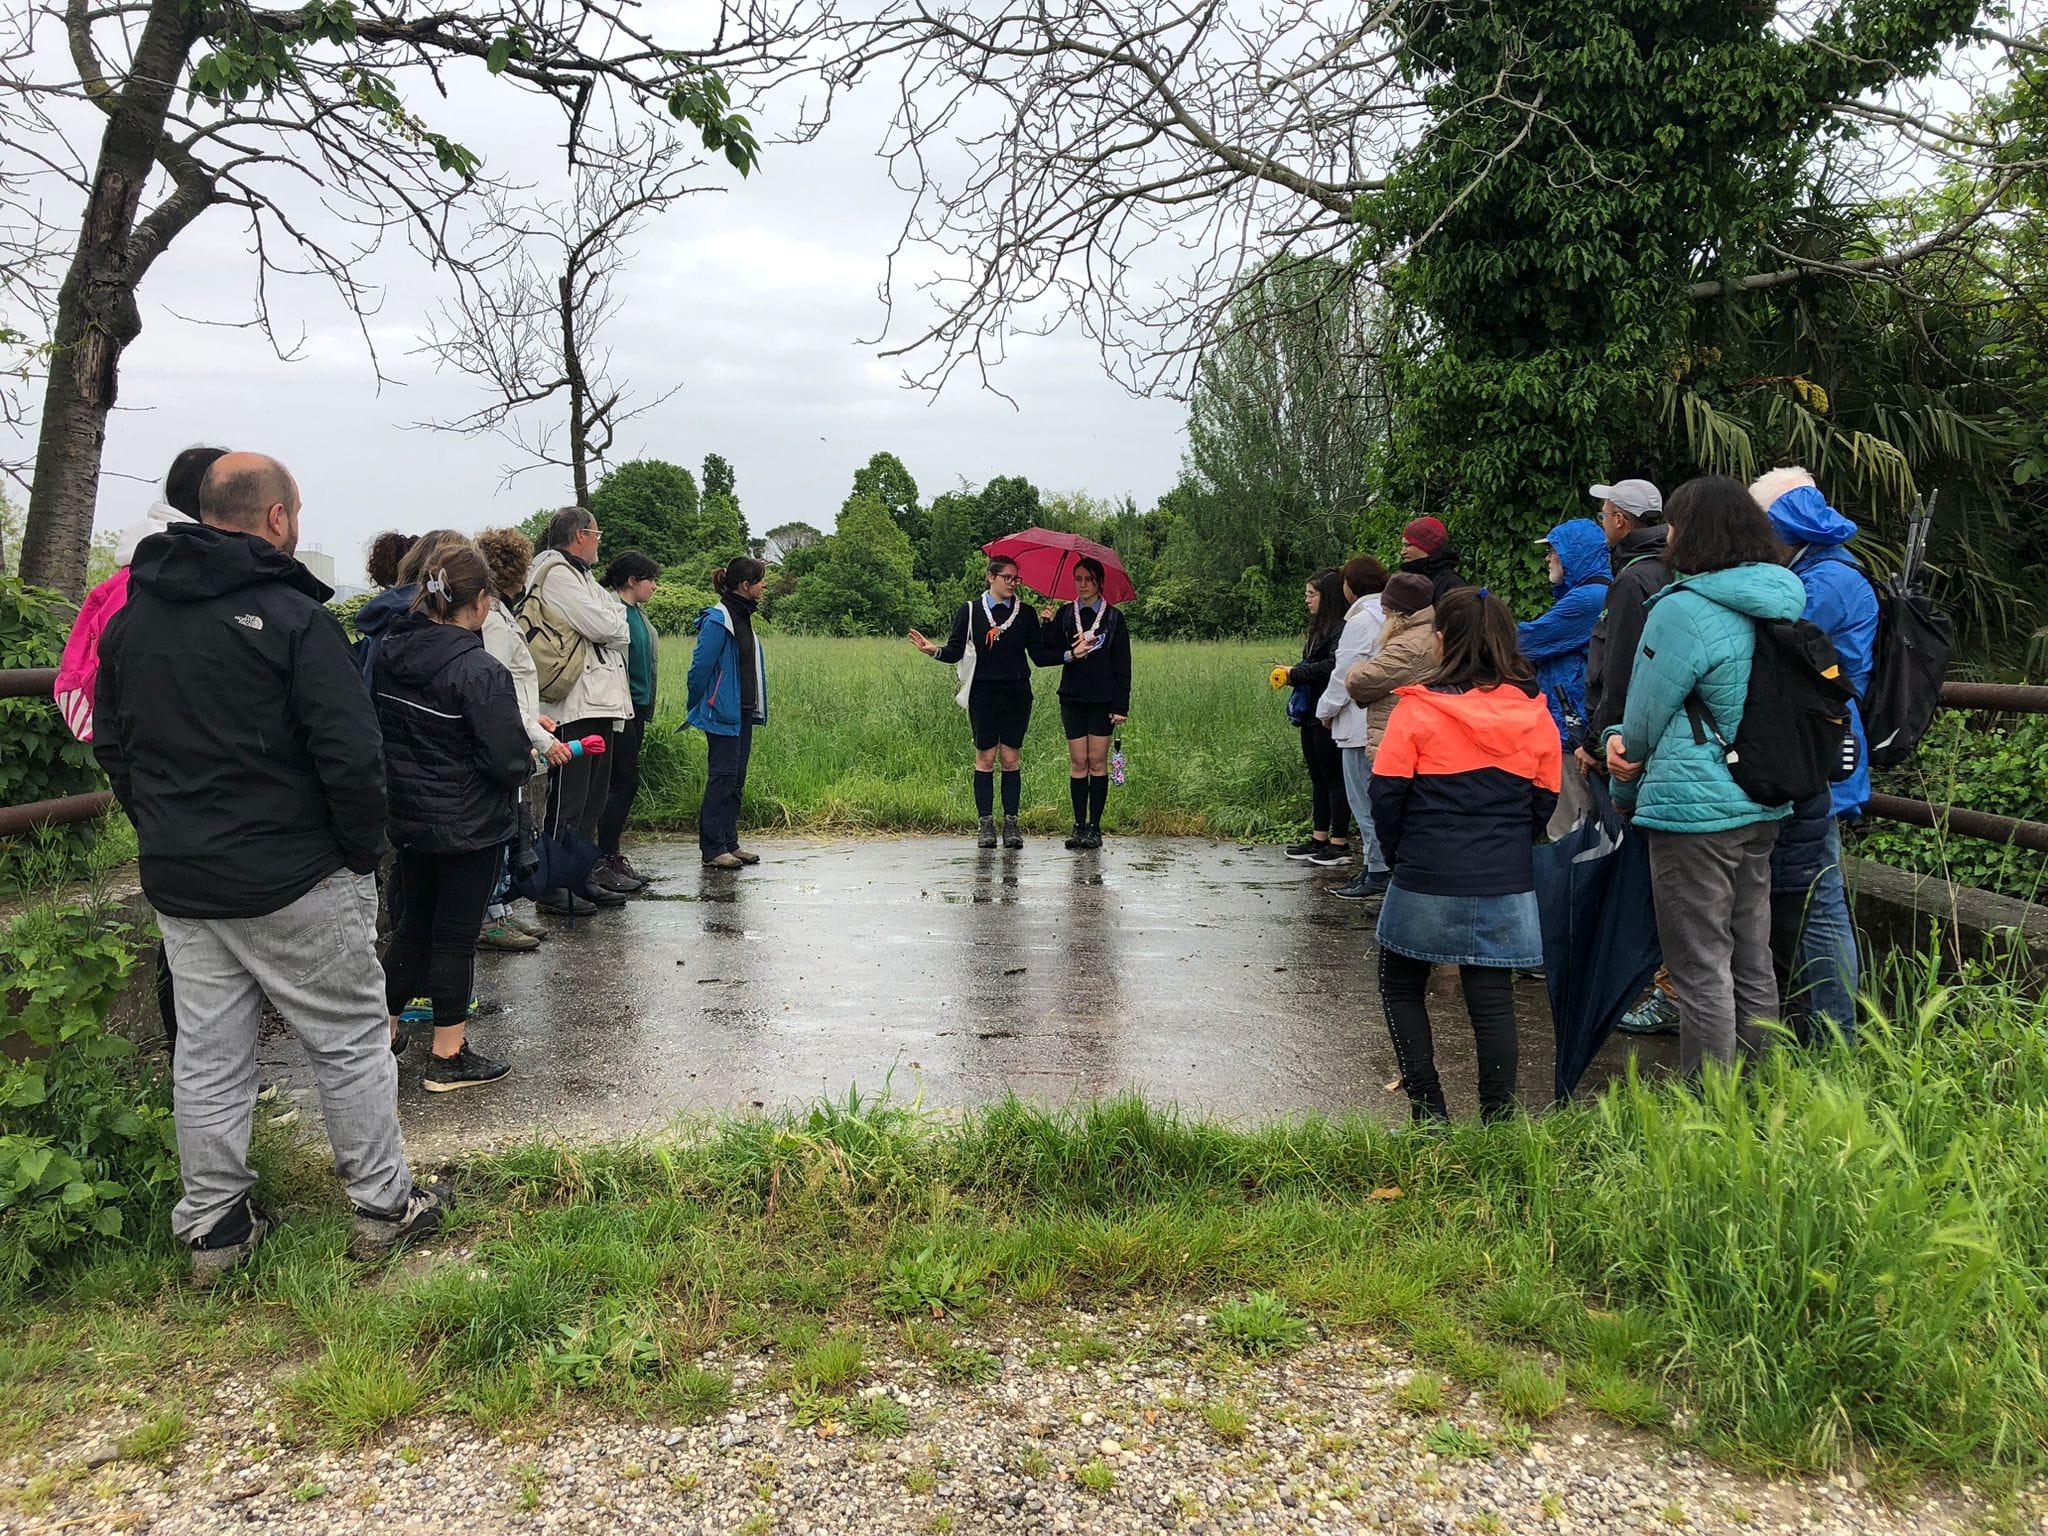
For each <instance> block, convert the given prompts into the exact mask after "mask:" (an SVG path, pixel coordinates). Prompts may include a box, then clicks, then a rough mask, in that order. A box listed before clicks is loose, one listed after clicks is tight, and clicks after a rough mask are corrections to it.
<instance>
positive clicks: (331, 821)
mask: <svg viewBox="0 0 2048 1536" xmlns="http://www.w3.org/2000/svg"><path fill="white" fill-rule="evenodd" d="M129 583H130V589H129V598H128V603H127V606H125V607H124V608H123V609H122V610H121V611H120V612H119V613H118V614H116V615H115V616H114V620H113V622H112V623H111V624H109V625H108V626H107V632H106V635H105V636H104V638H103V639H102V640H101V644H100V682H99V688H98V697H99V700H100V711H99V718H98V720H96V722H95V732H96V734H95V739H94V743H93V750H94V754H95V755H96V756H97V757H98V758H99V761H100V766H101V767H102V768H103V769H105V770H106V774H107V778H108V779H109V780H110V781H112V783H113V786H114V793H115V795H116V796H117V797H118V798H119V799H120V802H121V806H122V808H123V809H124V810H126V811H127V812H128V815H129V816H130V817H131V818H132V819H133V821H134V822H135V835H136V841H137V843H138V845H139V848H140V859H139V863H140V867H141V875H142V889H143V892H144V894H145V895H147V896H148V897H149V901H150V905H152V906H153V907H155V908H156V909H157V911H159V912H168V913H170V914H171V915H173V916H175V917H190V918H223V917H262V916H266V915H268V914H269V913H272V912H276V911H278V910H280V909H282V908H284V907H287V906H290V905H291V904H292V903H293V902H294V901H296V900H298V898H299V897H301V896H303V895H305V894H306V892H307V891H309V890H311V889H312V888H313V887H314V886H316V885H318V884H319V883H320V882H321V881H322V880H324V879H326V878H327V876H329V875H331V874H333V873H334V872H335V871H336V870H338V869H341V868H344V867H346V868H348V869H350V870H353V871H354V872H355V873H357V874H359V875H360V874H368V873H369V872H370V871H372V870H374V869H375V868H376V867H377V858H378V855H379V854H380V853H382V852H383V848H384V771H383V742H382V740H381V739H380V738H379V736H378V733H377V716H376V712H375V711H374V710H373V709H371V707H370V700H369V696H368V695H367V694H365V693H364V692H363V683H362V678H361V676H360V675H359V674H358V673H357V671H356V665H355V660H354V658H353V657H351V656H350V654H349V648H348V640H347V638H346V637H345V636H344V635H343V634H342V631H341V625H340V623H339V622H337V621H336V619H335V617H334V615H333V614H331V613H329V612H328V611H327V608H326V607H325V603H326V600H327V599H328V598H329V597H331V596H333V593H332V592H331V591H330V590H329V589H328V588H327V587H326V586H325V585H324V584H323V583H321V582H320V581H319V580H318V579H317V578H316V577H314V575H313V574H312V573H311V572H310V571H308V570H307V569H306V568H305V567H304V566H303V565H301V564H299V562H298V561H297V560H295V559H293V558H292V556H291V555H290V554H288V553H286V552H285V551H284V550H282V549H279V548H277V547H275V546H273V545H271V544H269V543H267V542H265V541H264V540H263V539H261V538H258V537H256V536H255V535H253V534H249V533H243V532H240V531H238V530H236V529H232V528H224V527H216V526H214V525H212V524H210V523H178V524H175V525H173V526H172V527H169V528H166V529H165V530H164V531H163V532H162V533H159V534H154V535H152V536H151V537H149V538H147V539H144V540H143V541H142V543H141V544H140V545H138V546H137V548H136V551H135V562H134V564H133V565H132V566H131V567H130V574H129Z"/></svg>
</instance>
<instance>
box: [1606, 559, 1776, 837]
mask: <svg viewBox="0 0 2048 1536" xmlns="http://www.w3.org/2000/svg"><path fill="white" fill-rule="evenodd" d="M1805 609H1806V588H1805V587H1804V586H1803V585H1802V584H1801V582H1800V580H1799V578H1798V577H1797V576H1795V575H1793V574H1792V573H1791V572H1790V571H1788V570H1786V569H1785V568H1784V567H1783V566H1780V565H1738V566H1732V567H1730V568H1729V569H1727V570H1723V571H1708V572H1707V573H1706V574H1704V575H1701V576H1690V577H1686V578H1685V579H1683V580H1680V581H1676V582H1673V583H1672V584H1671V585H1670V586H1668V587H1666V588H1665V589H1664V590H1663V591H1661V592H1659V593H1658V594H1657V595H1656V596H1654V597H1652V598H1651V599H1650V606H1649V617H1648V619H1647V620H1646V621H1645V622H1644V624H1643V638H1642V644H1641V646H1640V648H1639V649H1638V651H1637V653H1636V664H1635V670H1634V671H1633V672H1632V673H1631V674H1630V676H1629V683H1628V706H1627V708H1626V710H1625V711H1624V713H1623V715H1622V721H1621V724H1620V725H1619V726H1616V727H1612V728H1610V729H1609V731H1608V735H1610V736H1612V735H1617V734H1618V735H1619V736H1620V737H1621V749H1622V752H1623V753H1624V754H1625V755H1626V756H1627V757H1628V759H1629V760H1630V761H1631V762H1637V763H1642V762H1644V760H1645V757H1646V756H1647V759H1648V761H1647V763H1645V766H1644V768H1643V773H1642V777H1641V778H1639V779H1637V780H1636V781H1635V782H1634V783H1632V784H1622V783H1618V782H1617V783H1616V785H1615V786H1614V788H1615V800H1616V802H1617V803H1618V804H1621V805H1623V806H1627V805H1629V804H1631V803H1633V805H1634V806H1635V819H1636V824H1637V825H1638V826H1642V827H1650V828H1652V829H1654V830H1656V831H1660V832H1726V831H1729V830H1731V829H1733V828H1736V827H1746V826H1749V825H1751V824H1752V823H1754V822H1759V821H1777V820H1779V819H1781V818H1783V817H1785V816H1787V815H1790V814H1791V810H1792V808H1791V806H1789V805H1759V804H1757V803H1756V802H1755V801H1754V800H1752V799H1750V798H1749V796H1747V795H1745V794H1744V793H1743V792H1742V791H1741V790H1740V789H1738V788H1737V787H1736V784H1735V777H1734V775H1733V774H1731V773H1729V771H1728V765H1727V763H1726V762H1724V761H1723V760H1722V757H1721V748H1720V747H1719V746H1717V745H1716V744H1715V742H1714V741H1713V739H1712V738H1711V737H1708V739H1707V740H1705V741H1698V740H1695V739H1694V737H1695V733H1694V730H1693V725H1692V721H1691V720H1690V719H1688V718H1687V715H1686V710H1685V701H1686V699H1687V697H1688V696H1689V695H1691V694H1692V693H1693V692H1694V691H1695V690H1697V692H1698V693H1699V696H1700V699H1701V701H1702V702H1703V703H1705V705H1706V706H1707V709H1708V711H1709V712H1710V713H1711V714H1712V715H1713V717H1714V723H1715V724H1716V725H1718V726H1719V727H1720V729H1721V734H1722V736H1723V737H1725V738H1726V739H1727V740H1729V741H1733V740H1734V739H1735V733H1736V732H1737V731H1738V730H1739V729H1740V728H1741V726H1742V706H1743V701H1744V699H1745V697H1746V696H1747V695H1748V692H1749V667H1750V660H1751V658H1752V657H1753V656H1754V655H1755V654H1756V626H1755V624H1754V623H1753V622H1752V621H1753V620H1756V619H1796V618H1798V617H1799V615H1800V614H1801V613H1803V612H1804V611H1805Z"/></svg>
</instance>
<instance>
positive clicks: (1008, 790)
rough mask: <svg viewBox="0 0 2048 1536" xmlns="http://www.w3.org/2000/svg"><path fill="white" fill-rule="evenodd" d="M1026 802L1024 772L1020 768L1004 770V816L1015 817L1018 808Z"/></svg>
mask: <svg viewBox="0 0 2048 1536" xmlns="http://www.w3.org/2000/svg"><path fill="white" fill-rule="evenodd" d="M1023 802H1024V772H1023V770H1022V769H1020V768H1005V769H1004V770H1003V814H1004V815H1005V816H1014V815H1016V814H1017V807H1018V806H1019V805H1021V804H1023Z"/></svg>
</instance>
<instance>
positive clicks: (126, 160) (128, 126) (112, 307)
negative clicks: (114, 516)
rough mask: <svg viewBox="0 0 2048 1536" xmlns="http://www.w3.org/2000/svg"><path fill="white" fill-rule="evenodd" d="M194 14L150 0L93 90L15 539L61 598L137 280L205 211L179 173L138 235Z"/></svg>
mask: <svg viewBox="0 0 2048 1536" xmlns="http://www.w3.org/2000/svg"><path fill="white" fill-rule="evenodd" d="M199 14H200V10H199V7H198V6H196V5H190V4H187V3H186V0H155V3H154V4H153V5H152V6H151V7H150V12H149V18H148V20H146V21H145V22H144V23H143V26H142V31H141V33H140V34H139V35H138V37H137V39H136V44H135V54H134V61H133V63H132V65H131V66H130V68H129V71H128V74H127V77H126V79H124V80H123V81H122V82H121V85H120V88H119V89H118V90H114V91H110V92H108V93H107V94H104V95H102V96H101V97H100V100H101V104H102V105H103V106H105V107H107V108H108V114H109V115H108V117H107V128H106V133H105V135H104V137H102V138H101V140H100V157H99V164H98V165H97V166H95V167H94V170H93V180H92V192H91V194H90V195H89V197H88V198H87V200H86V205H85V217H84V219H83V220H82V221H81V224H80V227H79V232H78V248H77V250H75V251H74V252H73V253H72V257H71V268H70V270H69V271H68V272H67V273H66V274H65V276H64V285H63V287H62V288H61V289H59V290H58V294H57V326H56V334H55V336H54V337H53V338H52V340H53V343H54V344H53V347H52V350H51V355H50V379H49V383H48V385H47V386H46V387H45V388H44V391H43V420H42V429H41V433H40V435H39V436H38V438H37V442H36V467H35V481H34V484H33V486H32V487H31V489H30V492H29V502H28V522H27V525H26V526H25V527H24V528H23V530H22V538H21V575H22V579H23V580H24V581H31V582H36V583H38V584H40V585H43V586H47V587H54V588H56V589H57V590H58V591H60V592H62V593H64V594H65V595H66V596H68V597H73V598H75V597H78V596H79V595H80V594H82V593H83V592H84V590H85V564H86V555H87V552H88V550H89V549H90V547H91V545H92V516H93V505H94V503H95V502H96V501H97V499H98V496H99V484H100V458H101V455H102V454H103V453H104V451H105V449H106V442H107V413H108V412H109V411H110V410H111V409H112V408H113V405H114V396H115V392H116V388H117V386H118V381H119V373H120V366H121V354H122V352H123V351H125V350H126V349H127V346H128V344H129V343H130V342H132V341H133V340H134V339H135V338H136V336H137V335H139V334H140V333H141V330H142V315H141V312H140V311H139V310H138V309H137V308H136V304H135V290H136V287H137V285H138V284H140V283H141V281H142V274H143V273H144V272H145V271H147V270H148V267H149V263H150V262H151V261H153V260H155V259H156V256H157V255H158V254H159V253H160V252H161V251H162V249H163V247H164V245H166V244H168V243H169V240H170V237H171V236H172V235H173V234H175V233H176V232H177V230H179V229H182V228H183V227H184V225H185V224H188V223H190V222H191V220H192V219H193V218H195V217H197V215H198V214H199V212H200V210H201V209H202V208H203V207H204V206H205V196H204V193H203V190H202V189H199V188H194V187H191V186H188V185H187V184H186V181H185V178H183V177H180V178H179V189H178V191H177V192H176V193H174V194H173V197H172V199H170V200H169V201H168V202H167V204H166V209H167V210H168V211H169V213H170V217H169V218H167V219H157V216H155V215H153V216H152V220H153V221H154V222H155V224H156V227H154V228H152V229H150V230H149V231H147V238H145V239H143V240H141V241H138V240H137V239H136V234H137V228H136V223H137V221H136V215H137V212H138V210H139V209H140V207H141V204H142V194H143V191H144V190H145V188H146V187H147V186H148V184H149V179H150V176H151V175H152V174H153V173H154V171H155V169H156V155H157V148H158V144H159V141H160V140H161V139H162V137H163V128H164V115H165V113H166V112H168V111H169V109H170V105H171V100H172V97H173V96H174V95H175V93H176V89H177V81H178V78H179V76H180V75H181V74H182V73H183V72H184V64H185V57H186V55H187V54H188V53H189V52H190V51H191V48H192V44H193V41H194V39H195V38H196V37H197V35H198V27H199ZM67 22H68V23H69V25H70V26H71V27H72V28H73V32H74V38H76V35H77V31H78V29H79V28H81V27H85V26H87V25H89V23H87V22H86V21H85V20H84V16H83V11H82V8H80V7H79V6H77V5H75V4H74V5H73V6H72V7H71V14H70V15H69V16H68V17H67ZM74 51H76V50H74ZM88 57H89V45H88ZM166 209H160V210H158V212H159V214H163V213H165V212H166Z"/></svg>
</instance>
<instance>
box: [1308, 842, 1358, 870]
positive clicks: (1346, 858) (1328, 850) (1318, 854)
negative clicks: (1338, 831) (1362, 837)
mask: <svg viewBox="0 0 2048 1536" xmlns="http://www.w3.org/2000/svg"><path fill="white" fill-rule="evenodd" d="M1308 861H1309V863H1311V864H1315V865H1318V866H1320V867H1321V868H1323V869H1330V868H1332V867H1334V866H1335V865H1339V864H1349V863H1350V862H1351V849H1350V847H1349V846H1348V845H1339V844H1337V843H1318V844H1317V845H1316V851H1315V852H1314V853H1312V854H1310V855H1309V856H1308Z"/></svg>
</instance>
